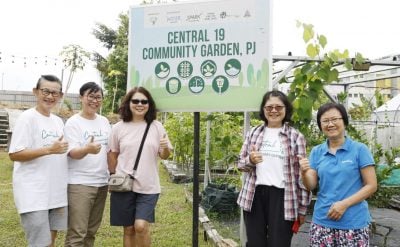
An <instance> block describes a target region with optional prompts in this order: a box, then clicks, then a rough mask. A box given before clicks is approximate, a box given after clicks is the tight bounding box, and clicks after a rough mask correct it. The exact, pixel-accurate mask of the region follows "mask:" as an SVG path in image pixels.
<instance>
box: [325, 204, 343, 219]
mask: <svg viewBox="0 0 400 247" xmlns="http://www.w3.org/2000/svg"><path fill="white" fill-rule="evenodd" d="M347 207H348V206H347V205H346V203H344V202H343V201H338V202H335V203H333V204H332V205H331V207H330V209H329V211H328V217H329V218H330V219H332V220H340V218H342V216H343V214H344V212H346V210H347Z"/></svg>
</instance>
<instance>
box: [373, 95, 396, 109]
mask: <svg viewBox="0 0 400 247" xmlns="http://www.w3.org/2000/svg"><path fill="white" fill-rule="evenodd" d="M397 110H400V94H398V95H396V96H395V97H393V98H392V99H391V100H389V101H388V102H386V103H385V104H383V105H381V106H380V107H378V108H377V109H376V110H375V112H376V113H378V112H388V111H397Z"/></svg>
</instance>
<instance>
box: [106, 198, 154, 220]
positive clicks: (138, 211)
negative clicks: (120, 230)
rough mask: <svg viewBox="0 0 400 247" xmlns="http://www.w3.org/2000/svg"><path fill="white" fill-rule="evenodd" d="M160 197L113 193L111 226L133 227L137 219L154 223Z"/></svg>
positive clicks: (111, 199)
mask: <svg viewBox="0 0 400 247" xmlns="http://www.w3.org/2000/svg"><path fill="white" fill-rule="evenodd" d="M158 196H159V194H141V193H136V192H111V196H110V224H111V225H112V226H133V225H134V223H135V220H136V219H141V220H145V221H147V222H149V223H154V220H155V217H154V215H155V208H156V204H157V201H158Z"/></svg>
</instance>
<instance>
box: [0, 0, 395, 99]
mask: <svg viewBox="0 0 400 247" xmlns="http://www.w3.org/2000/svg"><path fill="white" fill-rule="evenodd" d="M183 1H184V0H183ZM140 2H142V1H140V0H113V1H111V0H84V1H82V0H35V1H32V0H2V1H0V31H1V36H0V52H1V53H0V57H1V60H0V82H1V85H0V86H1V88H0V89H1V90H22V91H24V90H25V91H26V90H31V88H32V87H33V86H34V84H35V83H36V80H37V78H38V77H39V75H41V74H48V73H50V74H55V75H57V76H59V77H60V78H62V79H64V81H66V78H67V77H68V71H63V69H62V68H63V66H62V64H61V62H60V61H59V59H57V57H58V55H59V53H60V51H61V50H62V48H63V47H64V46H66V45H69V44H78V45H80V46H82V47H83V48H84V49H85V50H88V51H98V52H100V53H102V54H107V50H106V49H105V48H103V47H101V45H100V43H99V42H98V41H97V40H96V39H95V38H94V36H93V35H92V34H91V32H92V29H93V28H94V27H95V23H96V22H99V23H103V24H106V25H107V26H109V27H112V28H116V27H118V21H117V20H118V15H119V14H120V13H121V12H125V11H128V10H129V7H130V6H132V5H138V4H139V3H140ZM192 2H195V1H192ZM399 9H400V1H398V0H380V1H376V0H335V1H333V0H329V1H328V0H274V1H273V2H272V10H273V11H272V12H273V13H272V54H273V55H287V54H288V52H289V51H290V52H291V53H292V55H294V56H304V55H305V45H304V43H303V40H302V34H301V30H300V29H298V28H296V20H299V21H301V22H304V23H309V24H313V25H314V28H315V31H316V32H317V33H319V34H323V35H325V36H326V37H327V40H328V45H327V50H328V51H329V50H332V49H339V50H341V51H342V50H344V49H348V50H349V51H350V55H351V56H354V54H355V53H356V52H361V53H362V54H363V56H364V57H366V58H369V59H377V58H380V57H384V56H387V55H394V54H400V45H399V44H400V29H399V28H398V23H399V17H398V10H399ZM56 59H57V60H56ZM86 81H96V82H99V83H101V82H100V77H99V75H98V73H97V71H96V70H95V69H94V68H93V64H88V65H87V66H86V67H85V69H84V70H83V71H78V72H77V74H76V75H75V77H74V80H73V82H72V85H71V89H70V92H77V91H78V89H79V87H80V85H81V84H82V83H84V82H86ZM64 84H65V83H64Z"/></svg>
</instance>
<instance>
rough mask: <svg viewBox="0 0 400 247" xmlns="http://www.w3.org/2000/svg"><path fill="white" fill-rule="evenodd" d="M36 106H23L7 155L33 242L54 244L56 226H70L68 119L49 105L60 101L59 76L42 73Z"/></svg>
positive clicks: (28, 236) (17, 202)
mask: <svg viewBox="0 0 400 247" xmlns="http://www.w3.org/2000/svg"><path fill="white" fill-rule="evenodd" d="M33 94H34V95H35V96H36V106H35V107H33V108H31V109H28V110H26V111H25V112H23V113H22V114H21V115H20V117H19V118H18V120H17V122H16V125H15V127H14V131H13V135H12V139H11V144H10V149H9V156H10V159H11V160H13V161H14V171H13V192H14V200H15V205H16V207H17V210H18V213H19V214H20V217H21V223H22V226H23V228H24V231H25V236H26V240H27V242H28V245H29V246H54V241H55V238H56V236H57V231H59V230H66V228H67V214H68V211H67V176H68V170H67V156H66V152H67V150H68V143H67V142H66V141H65V140H64V132H63V128H64V123H63V121H62V120H61V118H59V117H58V116H56V115H54V114H52V113H51V110H52V109H54V107H55V106H56V105H57V104H58V103H59V101H60V99H61V97H62V95H63V93H62V83H61V81H60V80H59V79H58V78H57V77H55V76H53V75H42V76H41V77H40V78H39V80H38V82H37V84H36V88H34V89H33Z"/></svg>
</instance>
